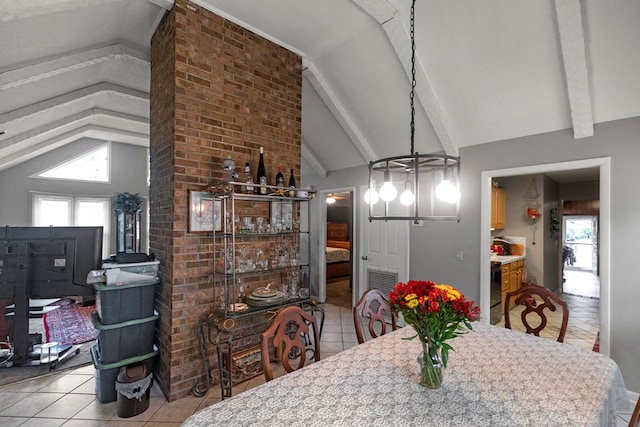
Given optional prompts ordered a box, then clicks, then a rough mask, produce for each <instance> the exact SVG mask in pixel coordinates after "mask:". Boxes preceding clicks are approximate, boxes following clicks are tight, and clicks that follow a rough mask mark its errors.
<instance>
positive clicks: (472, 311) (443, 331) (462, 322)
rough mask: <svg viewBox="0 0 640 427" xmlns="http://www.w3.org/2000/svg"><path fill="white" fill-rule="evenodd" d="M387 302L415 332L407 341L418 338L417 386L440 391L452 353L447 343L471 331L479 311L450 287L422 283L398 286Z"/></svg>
mask: <svg viewBox="0 0 640 427" xmlns="http://www.w3.org/2000/svg"><path fill="white" fill-rule="evenodd" d="M388 298H389V307H390V308H391V310H392V311H393V312H394V313H398V314H402V317H403V318H404V321H405V322H406V323H408V324H409V325H411V326H412V327H413V329H414V330H415V331H416V335H414V336H412V337H410V338H408V339H414V338H415V337H418V338H420V342H421V343H422V354H421V355H420V356H418V362H419V364H420V368H421V369H420V383H421V384H422V385H425V386H426V387H428V388H439V387H440V385H441V384H442V374H443V369H444V368H446V366H447V361H448V358H449V350H453V347H451V345H449V344H448V343H447V342H446V341H447V340H449V339H452V338H455V337H456V336H458V335H460V334H463V333H466V332H467V330H470V329H472V327H471V322H473V321H475V320H476V319H477V318H478V315H479V314H480V308H479V307H477V306H476V305H475V303H474V302H473V301H467V300H466V299H465V297H464V295H462V294H461V293H460V292H459V291H458V290H457V289H455V288H454V287H452V286H449V285H445V284H440V285H439V284H436V283H435V282H432V281H423V280H409V282H407V283H406V284H405V283H398V284H397V285H395V286H394V288H393V289H392V290H391V292H389V295H388Z"/></svg>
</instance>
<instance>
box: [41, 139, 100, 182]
mask: <svg viewBox="0 0 640 427" xmlns="http://www.w3.org/2000/svg"><path fill="white" fill-rule="evenodd" d="M110 157H111V155H110V144H104V145H101V146H100V147H98V148H96V149H94V150H91V151H88V152H86V153H83V154H81V155H80V156H77V157H75V158H73V159H71V160H69V161H67V162H64V163H61V164H59V165H56V166H53V167H52V168H49V169H47V170H44V171H42V172H39V173H37V174H35V175H32V176H31V178H47V179H52V178H53V179H68V180H73V181H90V182H104V183H108V182H109V180H110V176H109V171H110V168H109V159H110Z"/></svg>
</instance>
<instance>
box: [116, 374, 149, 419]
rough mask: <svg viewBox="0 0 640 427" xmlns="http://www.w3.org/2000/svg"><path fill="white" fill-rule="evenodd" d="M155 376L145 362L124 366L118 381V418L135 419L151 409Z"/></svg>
mask: <svg viewBox="0 0 640 427" xmlns="http://www.w3.org/2000/svg"><path fill="white" fill-rule="evenodd" d="M152 380H153V374H152V373H151V371H150V370H149V367H148V366H147V364H146V363H144V362H138V363H133V364H131V365H127V366H123V367H122V368H120V371H119V372H118V378H117V379H116V392H117V393H118V416H119V417H120V418H130V417H135V416H136V415H138V414H141V413H143V412H144V411H146V410H147V409H149V397H150V395H151V384H152Z"/></svg>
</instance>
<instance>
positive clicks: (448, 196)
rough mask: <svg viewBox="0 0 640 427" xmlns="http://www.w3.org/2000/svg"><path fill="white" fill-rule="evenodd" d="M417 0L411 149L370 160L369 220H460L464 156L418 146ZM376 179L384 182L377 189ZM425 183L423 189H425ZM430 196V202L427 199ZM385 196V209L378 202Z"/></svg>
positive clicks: (412, 84) (412, 64)
mask: <svg viewBox="0 0 640 427" xmlns="http://www.w3.org/2000/svg"><path fill="white" fill-rule="evenodd" d="M415 4H416V1H415V0H413V2H412V4H411V21H410V36H411V92H410V95H409V100H410V106H411V124H410V131H411V151H410V154H408V155H402V156H395V157H387V158H384V159H379V160H373V161H371V162H369V189H368V190H367V191H366V193H365V194H364V200H365V202H366V203H368V204H369V220H370V221H371V220H385V221H387V220H412V221H414V222H418V221H420V220H453V221H459V220H460V187H459V186H460V179H459V178H460V158H459V157H454V156H449V155H446V154H419V153H417V152H415V150H414V141H415V107H414V93H415V87H416V44H415V33H414V17H415V13H414V11H415ZM376 182H378V183H380V182H382V183H383V184H382V186H381V187H380V189H379V190H376ZM394 182H396V183H400V182H403V183H404V187H403V190H402V193H401V194H400V200H399V202H400V206H396V205H397V203H396V204H391V202H393V201H394V200H395V199H396V197H397V196H398V189H397V188H396V185H395V184H394ZM421 187H422V190H421ZM421 199H426V200H427V202H428V203H425V202H424V200H421ZM380 200H382V202H383V203H384V208H383V209H382V211H380V210H379V209H375V208H374V205H375V204H376V203H378V201H380Z"/></svg>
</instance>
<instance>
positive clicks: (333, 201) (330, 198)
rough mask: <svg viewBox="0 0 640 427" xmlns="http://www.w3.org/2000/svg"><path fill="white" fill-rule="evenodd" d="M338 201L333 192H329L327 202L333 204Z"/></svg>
mask: <svg viewBox="0 0 640 427" xmlns="http://www.w3.org/2000/svg"><path fill="white" fill-rule="evenodd" d="M335 202H336V198H335V197H333V193H329V194H327V204H329V205H332V204H334V203H335Z"/></svg>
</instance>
